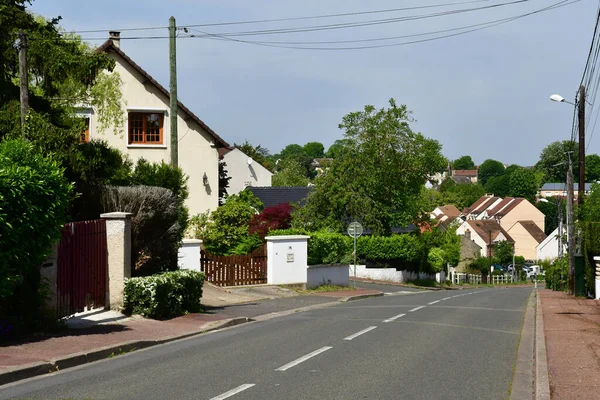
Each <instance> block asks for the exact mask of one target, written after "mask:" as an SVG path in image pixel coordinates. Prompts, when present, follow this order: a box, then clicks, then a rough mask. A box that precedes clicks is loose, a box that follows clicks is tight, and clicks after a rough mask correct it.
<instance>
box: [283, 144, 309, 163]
mask: <svg viewBox="0 0 600 400" xmlns="http://www.w3.org/2000/svg"><path fill="white" fill-rule="evenodd" d="M294 156H306V152H305V151H304V148H303V147H302V146H300V145H299V144H288V145H287V146H285V148H284V149H283V150H281V152H280V153H279V158H281V160H286V159H288V158H291V157H294Z"/></svg>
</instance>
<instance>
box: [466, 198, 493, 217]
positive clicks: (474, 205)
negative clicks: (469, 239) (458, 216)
mask: <svg viewBox="0 0 600 400" xmlns="http://www.w3.org/2000/svg"><path fill="white" fill-rule="evenodd" d="M489 198H490V196H488V195H485V196H481V197H480V198H478V199H477V200H476V201H475V203H473V204H471V206H470V207H467V208H465V209H464V211H463V214H469V213H470V212H471V211H473V210H476V209H477V208H478V207H479V206H480V205H481V204H482V203H483V202H485V201H487V200H488V199H489Z"/></svg>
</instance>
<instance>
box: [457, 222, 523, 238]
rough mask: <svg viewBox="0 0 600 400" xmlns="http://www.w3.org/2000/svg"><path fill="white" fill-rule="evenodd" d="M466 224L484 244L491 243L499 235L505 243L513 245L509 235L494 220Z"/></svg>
mask: <svg viewBox="0 0 600 400" xmlns="http://www.w3.org/2000/svg"><path fill="white" fill-rule="evenodd" d="M466 222H467V224H469V226H470V227H471V230H472V231H474V232H477V234H478V235H479V237H481V239H483V241H484V242H485V243H486V244H491V243H493V242H494V240H495V239H496V238H497V237H498V235H500V234H503V235H504V236H505V237H506V240H507V241H509V242H513V243H514V240H513V239H512V237H510V235H509V234H508V233H507V232H506V231H505V230H504V229H502V227H501V226H500V224H499V223H498V222H496V221H494V220H491V219H484V220H468V221H466ZM490 239H491V242H490Z"/></svg>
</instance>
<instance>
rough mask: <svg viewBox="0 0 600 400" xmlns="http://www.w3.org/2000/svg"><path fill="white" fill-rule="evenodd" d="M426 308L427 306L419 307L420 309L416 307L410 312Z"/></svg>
mask: <svg viewBox="0 0 600 400" xmlns="http://www.w3.org/2000/svg"><path fill="white" fill-rule="evenodd" d="M425 307H427V306H419V307H415V308H413V309H412V310H408V312H415V311H418V310H420V309H421V308H425Z"/></svg>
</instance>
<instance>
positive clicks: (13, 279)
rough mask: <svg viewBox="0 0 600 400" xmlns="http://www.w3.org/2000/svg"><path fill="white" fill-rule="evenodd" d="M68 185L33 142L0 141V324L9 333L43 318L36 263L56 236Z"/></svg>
mask: <svg viewBox="0 0 600 400" xmlns="http://www.w3.org/2000/svg"><path fill="white" fill-rule="evenodd" d="M71 190H72V187H71V185H70V184H69V183H68V181H67V180H66V179H65V177H64V176H63V171H62V169H61V168H60V167H59V166H58V164H57V163H56V162H55V161H53V160H51V159H48V158H45V157H43V156H42V154H41V153H40V152H38V151H37V150H36V149H35V148H34V147H33V146H32V145H31V144H29V143H27V142H24V141H22V140H7V141H3V142H0V254H1V256H0V326H3V325H5V324H7V323H8V324H9V325H10V326H12V328H11V329H12V332H13V333H19V331H27V330H30V329H37V328H38V324H39V323H40V322H41V321H40V313H41V312H42V308H43V307H44V305H45V301H46V294H47V293H46V294H45V293H44V292H45V291H44V290H41V289H42V282H41V277H40V265H41V263H42V262H43V261H44V260H45V259H46V257H47V256H48V254H49V253H50V252H51V250H52V246H53V245H54V243H56V241H57V240H58V238H59V237H60V229H61V227H62V225H63V224H64V222H65V212H66V209H67V207H68V205H69V200H70V198H71ZM7 321H11V322H7ZM3 330H4V328H3Z"/></svg>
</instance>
